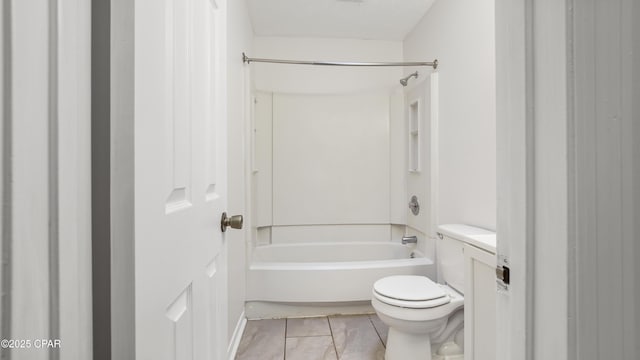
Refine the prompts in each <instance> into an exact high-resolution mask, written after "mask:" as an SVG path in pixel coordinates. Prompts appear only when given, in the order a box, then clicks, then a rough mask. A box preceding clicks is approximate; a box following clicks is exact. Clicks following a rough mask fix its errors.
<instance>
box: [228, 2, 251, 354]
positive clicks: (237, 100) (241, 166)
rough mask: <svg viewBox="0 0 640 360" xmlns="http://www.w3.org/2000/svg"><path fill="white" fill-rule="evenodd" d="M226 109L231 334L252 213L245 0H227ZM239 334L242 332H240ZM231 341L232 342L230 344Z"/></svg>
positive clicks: (239, 310)
mask: <svg viewBox="0 0 640 360" xmlns="http://www.w3.org/2000/svg"><path fill="white" fill-rule="evenodd" d="M227 6H228V8H227V16H228V17H227V24H228V25H227V46H228V48H227V56H228V59H227V67H228V74H227V113H228V119H229V122H228V128H227V131H228V149H227V151H228V155H227V156H228V164H229V166H228V172H229V173H228V196H229V197H228V212H229V214H234V215H235V214H243V215H244V216H245V221H246V223H245V226H244V229H243V230H242V231H237V230H236V231H230V232H228V235H227V246H228V258H227V262H228V284H229V288H228V291H229V298H228V320H229V328H228V334H229V336H230V337H231V336H234V331H235V329H236V328H237V325H238V324H239V323H241V321H242V320H243V319H242V318H241V317H242V316H243V315H244V301H245V272H246V241H248V239H249V238H250V231H249V230H248V229H250V228H251V225H250V224H251V221H252V219H251V216H250V215H251V214H248V213H247V212H248V210H249V206H248V205H247V201H249V196H250V191H248V189H247V187H246V186H247V185H248V178H247V177H248V176H249V170H248V168H247V167H248V166H249V161H248V159H247V154H248V153H249V152H248V149H247V146H248V142H247V141H246V140H245V139H246V138H247V132H248V128H249V124H248V122H249V118H250V116H249V114H248V111H249V108H248V96H249V94H250V93H251V90H250V87H251V79H250V77H249V72H248V71H247V69H246V67H245V66H244V65H243V63H242V52H248V53H250V52H251V49H252V42H253V29H252V27H251V23H250V21H249V15H248V10H247V6H246V1H244V0H230V1H227ZM239 335H242V334H239ZM230 340H231V339H230ZM232 345H233V344H232Z"/></svg>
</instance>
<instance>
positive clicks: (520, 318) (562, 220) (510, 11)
mask: <svg viewBox="0 0 640 360" xmlns="http://www.w3.org/2000/svg"><path fill="white" fill-rule="evenodd" d="M572 3H573V0H565V1H560V2H558V1H552V0H549V1H547V0H542V1H534V0H515V1H512V0H497V1H496V70H497V71H496V76H497V79H496V80H497V81H496V87H497V100H496V101H497V104H496V110H497V111H496V115H497V119H496V120H497V196H498V207H497V210H498V213H497V237H498V242H497V261H498V266H508V267H509V268H510V270H511V271H510V277H511V279H510V280H511V281H510V284H509V286H508V289H504V288H500V283H499V286H498V288H499V290H498V296H497V304H496V306H497V314H498V315H497V331H498V334H497V338H498V352H499V353H498V359H500V360H520V359H522V360H525V359H526V360H531V359H537V358H550V357H554V356H558V354H567V353H568V351H569V349H570V348H572V347H574V346H575V343H574V342H572V340H573V337H572V335H571V332H572V331H573V329H571V328H570V326H569V314H570V313H572V311H573V308H574V307H575V304H574V302H573V298H572V294H571V292H570V290H569V289H570V284H569V275H570V272H571V269H570V262H571V259H572V258H573V257H574V255H575V251H574V248H573V247H572V246H571V244H573V243H574V241H575V239H573V238H572V237H571V236H572V233H571V232H570V231H569V225H570V218H571V216H572V213H573V212H575V209H574V208H572V207H570V206H569V194H570V192H571V191H572V186H573V184H571V183H570V171H571V169H572V166H573V164H572V153H571V149H570V147H569V145H570V137H569V136H570V134H569V130H570V129H571V127H572V126H573V125H572V124H573V118H572V113H571V112H570V108H571V99H572V97H573V88H572V87H571V86H569V84H571V83H572V82H573V73H572V71H571V70H572V62H573V57H572V56H573V54H572V53H571V51H570V50H571V48H572V45H573V33H572V21H573V13H572V12H571V9H572Z"/></svg>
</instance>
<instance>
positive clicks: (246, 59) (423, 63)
mask: <svg viewBox="0 0 640 360" xmlns="http://www.w3.org/2000/svg"><path fill="white" fill-rule="evenodd" d="M242 62H244V63H246V64H250V63H252V62H263V63H273V64H297V65H325V66H431V67H433V68H434V69H437V68H438V59H436V60H433V61H414V62H342V61H302V60H278V59H260V58H250V57H248V56H247V55H246V54H245V53H242Z"/></svg>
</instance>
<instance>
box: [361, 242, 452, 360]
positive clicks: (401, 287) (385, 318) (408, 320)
mask: <svg viewBox="0 0 640 360" xmlns="http://www.w3.org/2000/svg"><path fill="white" fill-rule="evenodd" d="M438 241H439V244H438V255H439V262H440V267H439V268H440V272H441V274H442V278H443V279H444V281H445V283H446V285H443V284H437V283H435V282H434V281H432V280H431V279H429V278H427V277H426V276H418V275H396V276H389V277H385V278H382V279H380V280H378V281H376V282H375V284H374V285H373V296H372V299H371V304H372V305H373V308H374V309H375V310H376V313H377V314H378V317H380V320H382V322H384V323H385V324H387V325H388V326H389V335H388V338H387V350H386V352H385V359H386V360H414V359H415V360H462V359H463V349H464V328H463V327H464V313H463V305H464V297H463V295H462V291H463V286H464V282H463V281H464V262H463V261H464V253H463V249H464V244H463V242H462V241H460V240H457V239H454V238H452V237H450V236H444V237H443V238H442V240H438Z"/></svg>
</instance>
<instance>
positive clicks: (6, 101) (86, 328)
mask: <svg viewBox="0 0 640 360" xmlns="http://www.w3.org/2000/svg"><path fill="white" fill-rule="evenodd" d="M34 23H37V24H40V25H41V26H33V24H34ZM0 27H1V28H2V39H1V41H2V45H1V49H2V55H1V64H2V70H1V71H2V76H1V77H2V88H1V89H0V94H1V113H2V118H3V119H2V126H1V130H0V134H1V135H2V136H1V137H0V148H1V149H2V150H1V152H0V154H1V160H2V170H3V171H2V195H1V198H2V222H1V225H0V227H1V230H2V231H1V233H2V237H1V238H0V253H1V255H2V260H3V263H2V267H1V268H0V279H1V281H0V282H1V285H0V286H1V288H2V292H3V296H2V297H0V303H1V305H0V307H1V308H2V312H1V313H2V315H1V316H2V321H1V323H2V326H1V329H0V332H1V336H0V338H2V339H23V340H25V342H26V341H28V342H31V348H30V349H13V350H12V349H7V348H3V349H0V357H2V358H3V359H4V358H9V357H10V358H16V359H22V358H30V359H32V358H33V359H45V358H46V359H60V358H63V359H78V360H79V359H87V358H90V357H91V352H92V341H91V340H92V332H91V324H92V322H91V321H92V320H91V313H92V307H91V296H92V294H91V286H92V282H91V281H92V280H91V261H90V258H91V256H90V254H91V196H90V191H91V188H90V186H91V181H90V180H91V179H90V171H91V159H90V153H91V149H90V125H91V114H90V104H91V102H90V95H89V93H90V92H89V88H90V81H91V77H90V66H91V63H90V44H91V43H90V37H89V33H90V7H89V4H88V3H87V2H86V1H82V0H51V1H19V0H18V1H16V0H8V1H3V2H2V4H0ZM36 338H37V339H47V338H48V339H52V340H55V339H61V340H62V344H63V345H62V346H61V347H59V348H54V349H50V350H46V349H38V348H37V346H38V345H37V344H36V340H35V339H36Z"/></svg>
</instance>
